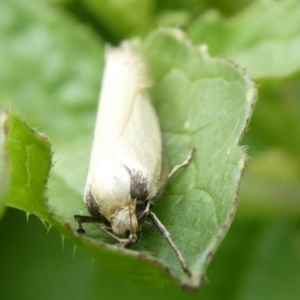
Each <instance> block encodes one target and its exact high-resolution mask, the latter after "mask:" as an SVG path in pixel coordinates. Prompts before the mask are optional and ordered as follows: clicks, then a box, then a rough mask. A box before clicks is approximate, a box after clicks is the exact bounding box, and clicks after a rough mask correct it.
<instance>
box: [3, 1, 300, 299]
mask: <svg viewBox="0 0 300 300" xmlns="http://www.w3.org/2000/svg"><path fill="white" fill-rule="evenodd" d="M10 1H12V2H14V3H15V5H16V7H19V8H20V7H23V8H25V7H26V6H30V7H31V6H32V7H34V9H35V11H36V13H37V15H40V16H41V18H42V19H43V20H45V18H46V19H47V16H49V15H52V16H54V18H55V16H56V15H61V14H63V16H64V18H65V20H66V22H65V24H60V23H58V24H57V27H56V28H55V30H57V32H58V33H59V32H60V31H64V30H69V29H70V30H72V28H71V26H70V25H68V24H69V20H70V19H73V20H77V22H78V23H79V25H80V26H79V27H78V30H79V31H80V34H79V36H85V35H86V34H90V33H89V32H90V31H91V30H92V31H95V32H98V36H100V38H99V41H93V39H84V38H83V39H82V40H80V38H79V40H78V49H73V48H70V49H69V53H70V56H69V57H59V54H58V53H56V52H55V49H57V47H58V46H57V45H61V43H65V42H66V41H64V40H63V34H62V35H61V37H60V38H59V35H57V36H58V40H57V41H56V42H55V43H54V44H53V45H46V46H45V45H43V44H42V43H41V44H36V45H35V46H36V47H37V49H38V47H43V46H45V49H43V48H42V49H39V51H37V53H38V54H39V53H43V50H45V51H47V53H48V52H50V53H53V57H52V60H50V61H48V62H44V61H43V57H42V56H41V57H39V56H36V54H35V53H27V52H26V51H25V52H24V51H23V48H22V44H15V45H14V47H15V49H17V50H18V53H19V55H20V57H22V56H23V55H24V56H26V57H29V58H30V59H32V60H36V59H39V60H40V61H41V64H43V63H45V64H46V63H48V66H46V67H44V68H43V70H48V73H47V74H45V76H48V78H49V80H48V82H49V84H50V85H60V84H61V82H63V81H64V83H65V82H69V88H66V89H62V90H61V93H64V95H65V96H66V97H65V99H76V96H78V95H77V94H76V80H80V81H84V82H85V84H86V93H87V94H88V93H90V95H93V94H94V93H97V91H91V90H92V89H93V87H94V86H97V84H93V83H91V81H92V80H93V78H96V76H95V75H94V74H95V73H97V70H98V69H99V67H98V66H90V65H89V64H88V60H85V59H84V57H82V62H81V64H80V65H81V68H82V69H83V70H84V72H82V77H80V78H76V79H74V81H73V82H72V81H68V80H70V79H69V78H55V77H53V74H55V72H53V73H51V71H52V67H53V68H56V67H59V61H60V60H61V59H63V60H64V59H69V60H70V64H72V55H74V52H76V51H79V52H80V47H85V45H84V43H83V41H84V42H86V41H87V40H88V41H89V43H91V44H93V45H95V44H101V41H102V40H105V41H109V42H114V43H117V42H118V41H120V40H121V39H123V38H125V37H128V36H132V35H136V34H141V35H143V34H145V33H147V32H148V31H149V30H151V29H152V28H155V27H156V26H157V24H172V25H174V26H176V25H177V26H182V27H183V28H184V29H186V30H187V32H188V34H189V35H190V36H191V37H192V39H194V41H195V42H197V43H199V44H200V43H201V44H207V45H208V48H209V49H211V51H212V53H214V54H216V55H220V56H226V57H228V58H230V59H233V60H236V61H239V59H240V58H241V57H242V58H243V59H242V60H241V61H239V63H240V64H242V67H244V68H246V69H248V70H253V73H251V72H250V75H252V76H253V77H255V79H256V81H257V83H258V85H259V101H258V103H257V107H256V110H255V112H254V115H253V118H252V121H251V123H250V129H249V131H248V132H247V134H246V135H245V137H244V139H243V141H242V142H243V144H245V145H248V146H249V155H250V158H249V166H248V167H247V169H246V171H245V175H244V178H243V180H242V184H241V201H240V205H239V208H238V211H237V218H236V219H235V221H234V223H233V226H232V227H231V229H230V231H229V234H228V235H227V237H226V239H225V240H224V241H223V243H222V244H221V246H220V248H219V250H218V252H217V253H216V255H215V257H214V259H213V260H212V263H211V265H210V267H209V269H208V273H207V282H206V284H205V285H204V287H203V288H202V289H201V290H200V291H198V292H197V293H194V294H186V293H183V292H182V291H180V290H179V289H178V288H177V287H175V286H164V287H162V288H155V289H149V288H143V287H140V286H135V285H134V284H132V283H131V282H127V281H126V280H124V279H123V277H119V276H118V275H116V274H115V273H112V272H111V271H109V270H106V269H104V268H103V267H102V266H101V265H99V264H94V265H93V263H92V262H91V260H90V258H89V257H88V256H87V255H86V254H85V253H83V252H81V251H80V250H77V251H75V257H74V258H72V252H73V249H72V246H71V244H70V243H69V242H65V249H64V251H62V250H61V242H60V237H59V235H58V234H57V232H55V231H54V230H50V232H49V233H48V235H46V234H44V233H45V232H46V230H45V228H44V227H43V225H42V224H41V223H40V222H39V221H37V219H36V218H35V217H30V219H29V223H28V224H26V219H25V216H24V214H23V213H20V212H19V211H16V210H12V209H7V212H6V214H5V215H4V217H3V219H2V221H1V223H0V236H1V250H0V274H1V281H0V282H1V283H0V293H1V296H2V297H3V299H5V298H9V299H21V298H22V299H26V298H28V299H40V298H41V297H43V299H54V298H58V299H64V298H70V297H74V298H76V297H77V298H81V299H98V298H99V297H111V298H113V299H114V298H122V299H127V298H128V299H152V298H153V297H155V298H157V299H201V297H202V299H243V300H244V299H255V300H260V299H264V300H265V299H275V300H277V299H278V300H281V299H285V298H287V297H288V299H292V300H293V299H295V300H296V299H299V298H300V290H299V287H298V282H299V279H300V254H299V253H300V222H299V215H300V142H299V140H300V138H299V137H300V121H299V120H300V82H299V74H300V72H299V69H300V63H299V59H298V58H299V55H298V54H297V53H298V52H299V46H298V45H299V41H300V37H299V36H300V25H299V11H300V3H299V1H297V0H281V1H279V0H277V1H275V0H273V1H263V0H257V1H222V2H221V1H213V2H209V1H192V0H190V1H179V0H177V1H161V2H159V1H154V0H153V1H151V0H149V1H145V2H143V1H137V0H136V1H134V0H132V1H129V0H128V1H99V2H98V3H101V2H103V7H105V12H103V11H101V9H99V8H98V9H96V8H95V3H96V1H86V2H84V4H83V1H82V2H78V1H71V0H69V1H51V0H45V1H39V2H40V3H39V4H38V5H37V1H36V0H30V1H22V0H19V1H17V0H10ZM3 2H5V1H3ZM219 2H220V3H219ZM251 2H252V3H251ZM120 3H122V6H120V5H121V4H120ZM96 4H97V3H96ZM135 4H136V5H137V6H135ZM105 5H106V6H105ZM132 5H134V6H135V8H139V7H140V6H141V7H142V8H141V14H140V15H139V16H136V17H133V16H132V12H133V11H134V10H132ZM82 7H83V8H82ZM100 8H101V7H100ZM209 9H214V11H211V10H209ZM127 10H130V11H127ZM216 10H218V11H219V13H216ZM104 13H105V16H104V15H103V14H104ZM68 14H69V15H70V16H71V17H70V16H67V15H68ZM0 15H1V18H0V27H2V26H3V27H5V26H6V25H7V24H6V22H11V20H10V18H9V15H8V14H6V12H5V9H2V11H0ZM119 15H122V18H119ZM82 22H83V23H85V25H84V26H83V25H82ZM23 24H30V20H27V19H26V15H24V20H23V23H22V22H21V21H20V24H17V23H16V24H14V26H23ZM68 27H69V29H68ZM79 28H80V29H79ZM0 29H1V28H0ZM32 30H33V31H34V30H35V28H32ZM35 33H36V36H37V37H38V36H39V31H38V30H36V32H35ZM6 35H7V36H6ZM9 35H10V32H5V33H4V35H3V33H1V36H0V38H1V47H0V67H1V68H3V66H5V64H6V63H7V60H8V59H9V57H4V56H3V55H1V53H2V52H1V48H2V49H3V47H5V42H6V41H7V40H8V36H9ZM234 37H235V38H234ZM18 38H19V37H18ZM12 40H13V39H12ZM100 40H101V41H100ZM31 42H33V41H28V40H26V36H24V37H23V43H31ZM229 42H230V43H229ZM56 43H57V44H56ZM67 46H68V45H66V47H67ZM49 47H51V50H49ZM89 49H91V53H90V55H96V54H95V52H94V51H92V49H94V47H93V46H91V47H90V48H89ZM253 49H254V50H253ZM245 54H246V55H245ZM76 57H78V56H77V55H76ZM274 57H275V59H272V58H274ZM272 61H273V62H275V63H276V65H275V64H274V65H272ZM266 62H267V63H268V64H266ZM100 63H101V62H99V65H100ZM264 64H265V65H267V67H265V69H263V70H265V71H266V72H265V73H264V74H262V73H261V69H260V67H261V66H264ZM270 64H271V65H270ZM257 70H258V71H257ZM11 72H12V74H18V73H19V72H20V73H21V72H30V73H31V74H34V75H35V80H36V86H37V89H35V90H26V85H25V84H24V83H23V84H22V82H20V81H18V80H16V82H15V89H14V95H13V97H15V98H17V97H20V95H22V94H24V93H25V94H26V95H27V97H31V99H32V101H35V102H34V104H33V105H32V106H30V107H29V106H28V105H27V104H26V103H20V106H18V107H17V109H18V110H19V111H21V112H22V114H24V115H26V119H27V120H28V122H30V124H32V125H34V126H40V127H41V128H42V129H43V130H47V126H49V124H48V123H47V122H52V123H54V124H55V119H54V120H53V119H51V118H49V117H48V118H47V115H45V116H44V117H43V118H42V119H43V120H44V123H43V124H39V123H38V122H37V120H36V118H35V114H37V113H43V112H42V111H41V112H40V111H39V105H40V104H39V99H41V98H44V99H47V101H52V102H53V104H54V105H53V110H54V111H53V112H52V113H51V115H54V116H56V118H58V119H59V118H60V113H61V112H60V109H61V106H60V107H59V109H58V107H57V106H56V105H55V98H52V99H48V96H47V88H50V87H47V86H40V83H39V72H40V70H35V69H31V65H30V64H28V65H20V64H19V61H17V60H16V61H15V69H14V70H11ZM272 72H273V73H272ZM0 74H1V76H2V77H0V80H1V83H2V89H1V91H0V97H1V102H4V103H7V102H13V99H11V98H8V97H7V95H6V94H5V88H3V87H5V82H6V81H5V80H6V79H5V78H6V76H8V77H9V76H11V74H5V76H4V75H3V73H0ZM91 74H92V75H91ZM260 74H262V75H260ZM31 78H32V77H31ZM70 78H71V75H70ZM87 99H90V101H92V99H93V97H92V96H90V97H87ZM63 107H64V108H65V111H64V112H63V113H61V114H62V115H63V116H66V115H67V116H68V112H70V110H72V111H71V112H70V114H74V113H75V114H76V115H77V117H78V118H80V117H81V116H82V115H84V114H82V110H83V109H85V107H84V106H78V107H76V106H75V107H74V106H73V107H72V106H71V105H70V103H68V101H66V103H64V105H63ZM85 118H86V123H87V124H88V123H89V122H91V121H89V117H88V116H87V115H85ZM63 121H64V122H65V123H64V128H65V131H66V132H65V136H66V137H67V136H68V134H72V130H71V129H72V125H73V124H72V122H71V121H70V119H69V118H65V119H64V120H63ZM51 126H52V125H51ZM89 127H90V126H87V127H86V128H81V129H80V130H81V131H82V133H85V132H87V131H88V128H89ZM57 130H61V127H57ZM0 142H1V141H0ZM55 142H56V143H57V144H59V143H60V142H61V141H59V140H57V141H55ZM84 142H86V141H84V140H83V141H81V143H84ZM74 146H78V147H80V143H78V144H77V145H74ZM67 151H68V150H67V149H65V150H64V149H62V150H61V153H59V154H60V155H61V156H63V154H64V153H66V152H67ZM0 155H3V153H2V152H0ZM78 159H80V157H79V158H78ZM2 170H3V166H2V165H0V172H1V171H2ZM74 170H75V171H77V172H80V171H81V170H76V167H74ZM0 176H1V174H0ZM74 176H76V172H75V173H74ZM0 178H1V177H0ZM1 183H2V182H1ZM0 187H2V186H1V184H0ZM66 194H68V191H66ZM71 196H72V195H70V197H71ZM0 205H1V200H0ZM0 212H1V208H0Z"/></svg>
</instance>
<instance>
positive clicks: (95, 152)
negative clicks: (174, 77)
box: [74, 42, 194, 275]
mask: <svg viewBox="0 0 300 300" xmlns="http://www.w3.org/2000/svg"><path fill="white" fill-rule="evenodd" d="M150 85H151V81H150V80H149V75H148V70H147V64H146V62H145V60H144V59H143V57H142V56H141V55H140V54H138V53H137V52H135V50H134V49H133V47H132V46H131V44H130V43H129V42H125V43H123V44H121V46H120V47H118V48H113V47H108V48H106V51H105V68H104V74H103V81H102V88H101V93H100V97H99V98H100V101H99V106H98V112H97V119H96V125H95V131H94V141H93V146H92V151H91V157H90V165H89V171H88V176H87V180H86V186H85V192H84V203H85V206H86V207H87V209H88V211H89V213H90V214H91V216H81V215H75V216H74V217H75V220H76V221H77V222H78V225H79V229H78V230H77V231H78V232H79V233H84V232H85V231H84V229H83V226H82V224H83V223H88V222H89V223H100V227H101V228H102V230H103V231H104V232H106V233H107V234H108V235H110V236H111V237H113V238H114V239H115V240H116V241H117V242H119V243H120V244H121V245H123V246H129V245H130V244H133V243H136V242H138V241H139V239H140V235H141V232H147V231H149V228H151V225H150V224H149V223H148V222H146V219H150V220H152V223H153V224H154V225H155V227H156V228H157V229H158V230H159V232H160V233H161V234H162V236H163V237H164V238H165V239H166V240H167V242H168V243H169V244H170V246H171V247H172V249H173V251H174V252H175V254H176V255H177V257H178V259H179V261H180V264H181V266H182V268H183V270H184V272H185V273H187V274H188V275H191V273H190V271H189V269H188V267H187V264H186V262H185V259H184V257H183V256H182V254H181V252H180V251H179V249H178V248H177V247H176V245H175V243H174V242H173V240H172V239H171V236H170V234H169V232H168V230H167V229H166V227H165V226H164V225H163V224H162V222H161V221H160V220H159V219H158V217H157V216H156V214H155V213H154V212H153V211H152V210H151V209H152V207H153V205H154V203H155V201H156V200H158V199H159V198H160V196H161V194H162V193H163V191H164V188H165V186H166V184H167V182H168V180H169V179H170V178H171V177H172V176H173V175H174V174H175V173H176V172H177V171H178V170H179V169H181V168H182V167H184V166H186V165H188V164H189V162H190V160H191V158H192V155H193V152H194V150H192V151H190V153H189V154H188V157H187V158H186V160H185V161H184V162H182V163H181V164H179V165H177V166H175V167H174V168H173V170H172V171H171V172H170V173H168V165H167V160H166V156H165V152H164V149H163V145H162V136H161V131H160V127H159V121H158V118H157V116H156V113H155V111H154V108H153V106H152V104H151V102H150V99H149V95H148V94H147V89H148V88H149V87H150ZM152 227H153V225H152Z"/></svg>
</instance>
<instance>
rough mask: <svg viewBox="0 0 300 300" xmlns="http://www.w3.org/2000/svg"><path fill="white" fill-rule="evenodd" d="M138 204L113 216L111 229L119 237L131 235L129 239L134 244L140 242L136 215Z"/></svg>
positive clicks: (122, 209) (132, 204) (119, 210)
mask: <svg viewBox="0 0 300 300" xmlns="http://www.w3.org/2000/svg"><path fill="white" fill-rule="evenodd" d="M135 209H136V203H135V202H131V203H130V204H129V205H126V206H125V207H122V208H120V209H118V210H116V212H115V213H114V214H113V215H112V216H111V228H112V231H113V233H114V234H116V235H117V236H125V235H127V234H128V233H129V236H128V237H129V239H131V240H132V242H133V243H135V242H137V241H138V235H137V234H138V231H139V225H138V221H137V218H136V214H135Z"/></svg>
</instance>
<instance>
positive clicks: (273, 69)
mask: <svg viewBox="0 0 300 300" xmlns="http://www.w3.org/2000/svg"><path fill="white" fill-rule="evenodd" d="M299 19H300V3H299V1H297V0H284V1H282V0H281V1H264V0H259V1H254V2H253V5H252V6H250V7H249V8H248V9H247V10H245V11H244V12H243V13H241V14H239V15H237V16H235V17H232V18H224V17H222V16H220V15H219V14H218V13H217V12H216V11H210V12H207V13H206V14H204V15H203V16H201V17H200V18H199V19H198V20H197V21H196V22H195V23H194V24H192V25H191V27H190V28H189V30H188V32H189V36H190V37H191V39H192V41H194V42H195V43H206V44H208V46H209V49H210V51H211V52H212V53H214V54H218V55H224V56H226V57H228V58H231V59H233V60H234V61H236V62H237V63H239V64H240V65H241V66H243V67H245V68H246V69H247V70H248V72H249V74H250V75H251V76H253V77H255V78H267V79H268V78H270V77H271V78H282V77H287V76H291V75H293V74H294V73H296V72H299V70H300V56H299V48H300V30H299V29H300V26H299Z"/></svg>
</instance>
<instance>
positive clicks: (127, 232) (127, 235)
mask: <svg viewBox="0 0 300 300" xmlns="http://www.w3.org/2000/svg"><path fill="white" fill-rule="evenodd" d="M125 236H126V238H129V236H130V230H126V232H125Z"/></svg>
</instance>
